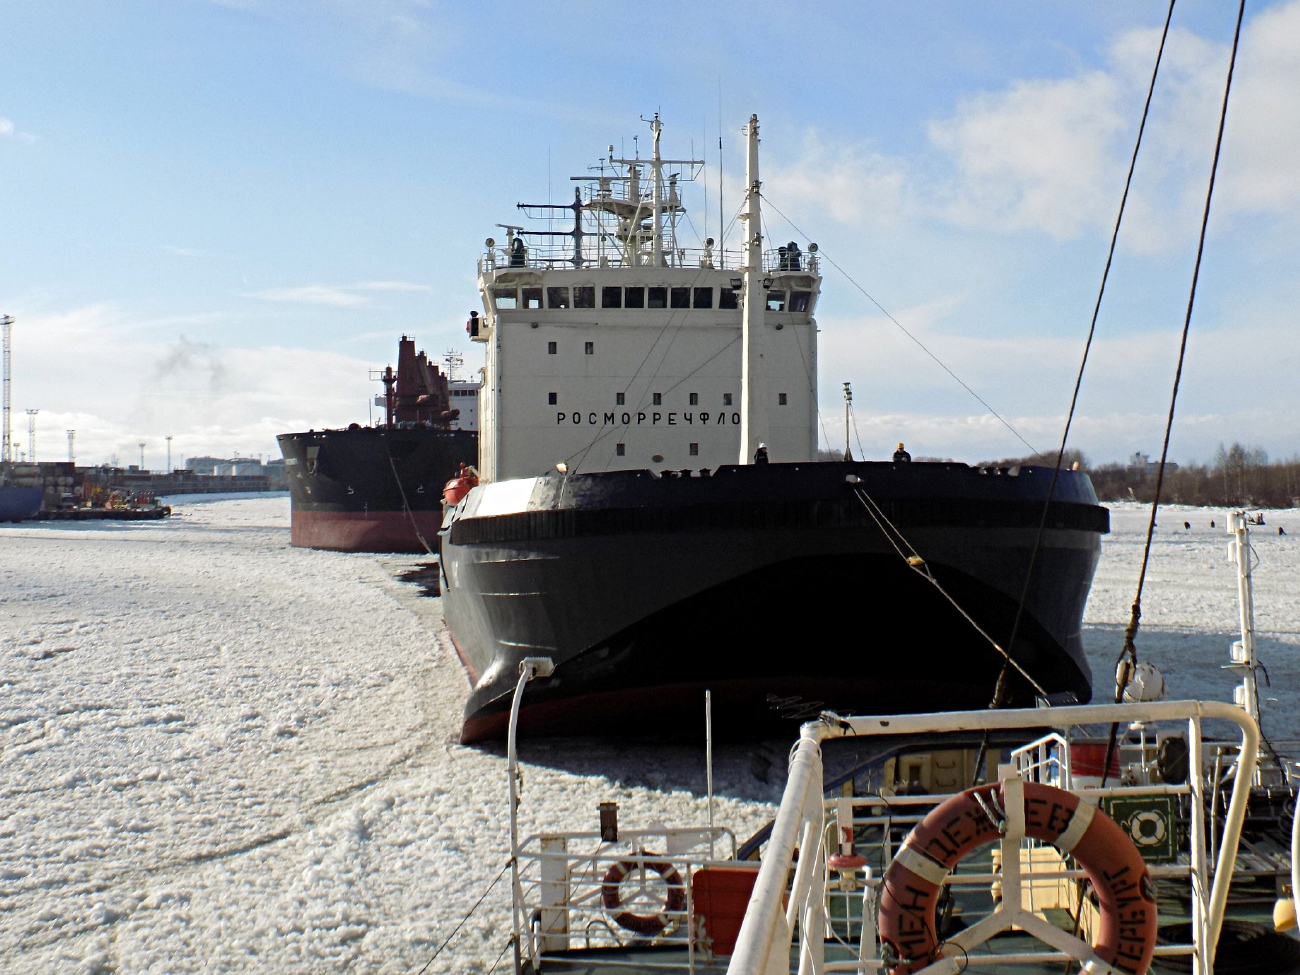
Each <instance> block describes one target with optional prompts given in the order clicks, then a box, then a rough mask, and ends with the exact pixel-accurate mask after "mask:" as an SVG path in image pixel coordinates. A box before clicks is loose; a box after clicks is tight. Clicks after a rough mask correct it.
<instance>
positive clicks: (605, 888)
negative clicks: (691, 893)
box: [600, 854, 686, 937]
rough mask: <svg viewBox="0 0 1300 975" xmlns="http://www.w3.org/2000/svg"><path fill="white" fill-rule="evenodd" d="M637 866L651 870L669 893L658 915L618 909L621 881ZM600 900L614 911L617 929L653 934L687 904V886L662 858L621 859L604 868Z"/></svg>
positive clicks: (669, 921) (619, 906)
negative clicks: (657, 859) (651, 859)
mask: <svg viewBox="0 0 1300 975" xmlns="http://www.w3.org/2000/svg"><path fill="white" fill-rule="evenodd" d="M650 855H651V856H653V855H654V854H650ZM638 866H642V867H644V868H645V869H646V870H653V871H654V872H655V873H657V874H659V876H660V877H662V878H663V881H664V883H665V884H667V885H668V894H667V896H665V898H664V906H663V910H661V911H660V912H659V913H658V914H633V913H632V912H631V911H624V910H621V908H622V907H623V894H622V889H623V881H624V880H625V879H626V878H627V876H628V874H630V873H631V872H632V871H633V870H635V869H636V868H637V867H638ZM600 902H601V904H603V905H604V907H605V910H607V911H612V912H614V923H615V924H617V925H618V926H619V927H620V928H626V929H627V930H629V931H635V932H636V933H637V934H644V935H646V936H648V937H654V936H656V935H659V934H662V933H663V931H664V929H665V928H667V927H668V926H669V925H670V924H672V923H673V922H674V920H676V919H675V918H673V917H671V916H670V915H673V914H678V913H680V912H681V911H682V910H684V909H685V907H686V886H685V885H684V884H683V883H682V875H681V874H680V873H678V872H677V868H676V867H674V866H673V865H672V864H671V863H664V862H662V861H642V862H640V863H638V862H637V861H633V860H623V861H621V862H619V863H616V864H614V865H613V866H611V867H610V868H609V869H608V870H607V871H605V880H604V882H603V883H602V885H601V888H600Z"/></svg>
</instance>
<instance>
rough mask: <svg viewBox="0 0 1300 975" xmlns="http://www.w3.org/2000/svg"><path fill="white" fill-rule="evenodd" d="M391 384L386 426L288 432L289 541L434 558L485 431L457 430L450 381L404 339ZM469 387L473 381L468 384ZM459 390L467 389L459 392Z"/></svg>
mask: <svg viewBox="0 0 1300 975" xmlns="http://www.w3.org/2000/svg"><path fill="white" fill-rule="evenodd" d="M379 378H380V379H382V380H383V383H384V396H383V400H382V402H383V406H384V424H383V426H379V427H376V426H367V427H363V426H361V425H360V424H358V423H353V424H351V425H350V426H349V427H347V429H343V430H310V431H308V432H306V433H282V434H280V435H279V436H278V437H276V440H277V441H278V442H279V444H280V452H281V453H282V454H283V455H284V464H285V471H286V473H287V475H288V478H289V495H290V504H291V509H292V513H291V516H290V517H291V529H290V538H291V541H292V543H293V544H294V545H297V546H301V547H304V548H323V549H333V550H336V551H340V552H429V551H432V549H431V546H432V544H434V543H435V542H436V536H437V532H438V527H439V525H440V524H441V522H442V485H443V484H444V483H446V481H447V479H448V478H450V477H452V476H454V475H455V474H456V472H457V471H458V470H459V468H460V465H461V464H473V462H474V459H475V457H476V456H477V455H478V434H477V433H476V432H474V431H472V430H459V429H453V427H455V426H457V425H458V424H457V421H458V420H459V419H460V410H459V409H457V408H453V406H452V402H453V399H452V392H453V390H452V389H451V386H450V384H449V382H448V378H447V376H446V375H445V374H444V373H442V372H441V371H440V370H439V369H438V367H437V365H436V364H434V363H431V362H430V361H429V359H428V356H427V355H425V353H424V352H416V350H415V341H414V339H410V338H407V337H406V336H405V335H403V336H402V338H401V341H400V342H399V343H398V346H397V371H396V372H394V371H393V367H392V366H389V367H388V368H386V369H385V370H384V372H383V374H382V375H381V376H380V377H379ZM462 385H467V384H462ZM457 391H458V392H459V390H457Z"/></svg>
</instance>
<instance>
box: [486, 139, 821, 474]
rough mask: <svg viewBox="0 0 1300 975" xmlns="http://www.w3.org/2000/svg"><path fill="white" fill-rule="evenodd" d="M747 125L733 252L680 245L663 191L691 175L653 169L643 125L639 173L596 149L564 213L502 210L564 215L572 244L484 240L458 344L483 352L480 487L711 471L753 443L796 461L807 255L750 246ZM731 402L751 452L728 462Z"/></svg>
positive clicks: (807, 452) (807, 456) (810, 402)
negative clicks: (477, 306)
mask: <svg viewBox="0 0 1300 975" xmlns="http://www.w3.org/2000/svg"><path fill="white" fill-rule="evenodd" d="M757 121H758V120H757V118H751V119H750V124H749V128H748V133H749V144H750V153H749V158H748V160H747V163H748V165H747V184H748V185H747V188H746V207H745V210H746V219H745V221H744V223H743V226H744V228H745V229H744V233H745V234H746V240H745V244H746V246H745V249H744V251H743V252H742V253H736V252H727V251H724V250H723V249H722V248H720V247H716V246H715V245H714V242H713V239H712V238H708V239H706V240H704V241H702V242H701V243H702V246H697V247H686V246H683V245H682V243H681V242H680V240H679V235H680V234H681V232H682V230H683V226H684V223H683V222H684V219H685V208H684V207H683V205H682V200H681V195H680V191H681V187H682V184H684V183H686V182H689V181H691V180H693V179H694V178H695V177H696V176H698V174H699V173H700V172H701V167H702V165H703V163H702V162H700V161H698V160H691V159H678V160H673V159H664V158H662V156H661V154H660V150H659V138H660V133H661V129H662V126H661V123H660V121H659V118H658V116H656V117H655V118H654V120H653V121H652V122H651V123H650V125H651V132H652V135H653V153H652V155H651V157H650V158H648V159H641V158H630V159H628V158H615V157H614V155H613V147H610V153H609V157H608V159H606V160H604V161H602V163H601V165H600V167H599V169H598V171H597V172H596V174H595V175H590V176H580V177H574V182H575V183H577V187H576V188H575V191H574V200H573V203H571V204H567V205H565V206H562V207H557V206H550V207H543V206H528V205H524V204H520V207H521V209H524V210H525V211H533V212H534V213H538V212H542V211H547V210H548V209H549V211H551V212H553V211H556V210H560V211H569V212H570V213H572V221H573V223H572V229H566V230H563V231H540V230H539V231H531V230H525V229H524V228H522V227H515V226H507V227H506V233H507V236H506V242H505V244H504V245H498V244H497V243H496V241H494V240H492V239H491V238H489V239H488V243H487V251H486V253H485V254H484V255H483V256H482V257H481V258H480V260H479V267H478V271H479V276H478V280H479V290H480V294H481V296H482V299H483V308H484V314H483V316H482V317H481V318H479V317H477V316H476V317H475V318H473V319H471V322H470V332H471V338H473V339H474V340H475V341H479V342H484V343H486V345H487V349H486V352H487V355H486V365H485V367H484V374H483V375H484V382H483V389H482V391H481V396H480V400H479V402H480V408H481V414H480V448H479V453H480V463H479V468H480V473H481V474H482V476H483V477H484V479H485V480H505V479H509V478H516V477H528V476H532V475H536V474H541V473H544V472H546V471H549V470H553V469H555V467H556V465H557V464H562V465H564V468H565V469H566V470H568V471H569V472H571V473H577V472H593V471H608V470H625V469H640V468H650V469H653V470H664V469H673V470H683V469H695V468H706V467H707V468H714V467H718V466H719V465H722V464H734V463H736V462H737V460H738V459H740V458H741V457H742V453H743V455H744V457H745V459H746V460H747V461H750V462H752V460H753V452H754V449H755V448H756V447H757V444H758V443H759V442H762V443H765V444H766V445H767V448H768V455H769V457H770V459H771V460H772V461H773V462H786V461H810V460H812V459H814V457H815V456H816V450H817V432H816V431H817V405H816V389H817V339H816V331H817V327H816V322H815V320H814V318H813V311H814V308H815V306H816V302H817V295H818V293H819V290H820V286H821V276H820V274H819V273H818V268H817V257H816V245H815V244H810V245H808V247H807V251H806V252H805V251H804V250H801V249H800V248H799V247H798V246H795V245H790V246H786V247H780V248H765V247H764V245H763V240H762V236H761V232H762V231H761V224H760V221H759V218H758V196H759V188H760V185H761V184H760V183H759V181H758V174H757V144H758V138H757ZM567 219H568V218H566V223H567ZM555 239H560V241H561V242H559V243H552V242H551V241H552V240H555ZM537 240H540V241H542V242H541V243H531V244H530V243H529V241H537ZM746 265H749V266H746ZM747 281H748V282H750V284H749V286H748V289H747V288H746V282H747ZM747 295H748V296H749V300H750V304H751V308H752V313H751V315H750V323H749V324H750V334H749V338H748V340H746V339H745V338H744V336H743V334H742V333H743V328H742V309H743V307H744V306H745V304H746V298H747ZM747 350H748V353H749V362H750V370H749V373H750V375H749V377H748V382H747V383H745V385H744V386H743V387H742V382H743V378H744V377H743V373H744V368H743V363H744V357H745V354H746V351H747ZM746 389H748V390H749V406H748V414H749V415H748V418H747V422H748V424H749V429H750V431H751V433H750V437H749V439H752V440H753V443H752V444H749V443H747V444H746V446H745V449H744V451H743V452H742V448H741V428H742V425H744V423H745V422H746V418H745V417H744V414H745V412H746V407H745V401H744V393H745V391H746Z"/></svg>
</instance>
